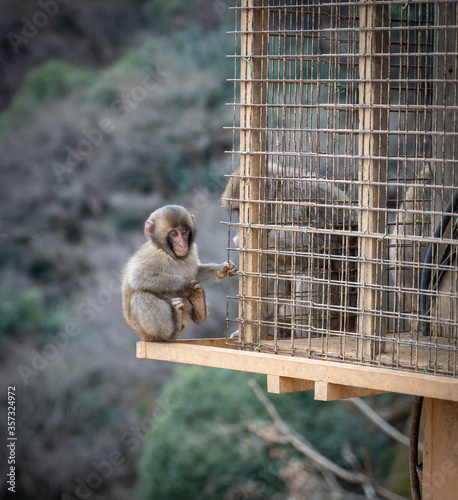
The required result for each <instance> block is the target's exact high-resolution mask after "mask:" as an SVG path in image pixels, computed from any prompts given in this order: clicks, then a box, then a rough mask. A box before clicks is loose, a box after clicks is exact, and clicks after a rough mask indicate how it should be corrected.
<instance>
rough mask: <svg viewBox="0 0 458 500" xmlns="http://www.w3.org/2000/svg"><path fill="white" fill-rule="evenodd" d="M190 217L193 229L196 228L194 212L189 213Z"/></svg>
mask: <svg viewBox="0 0 458 500" xmlns="http://www.w3.org/2000/svg"><path fill="white" fill-rule="evenodd" d="M191 219H192V225H193V226H194V229H196V216H195V215H194V214H191Z"/></svg>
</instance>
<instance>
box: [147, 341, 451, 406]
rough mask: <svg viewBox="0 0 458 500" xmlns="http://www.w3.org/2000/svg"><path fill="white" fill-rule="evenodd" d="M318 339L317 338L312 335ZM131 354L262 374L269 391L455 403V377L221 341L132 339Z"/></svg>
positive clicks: (329, 397)
mask: <svg viewBox="0 0 458 500" xmlns="http://www.w3.org/2000/svg"><path fill="white" fill-rule="evenodd" d="M317 340H318V339H317ZM137 358H141V359H155V360H162V361H171V362H175V363H185V364H193V365H201V366H209V367H214V368H224V369H229V370H238V371H245V372H251V373H263V374H266V375H267V385H268V390H269V392H274V393H277V394H281V393H286V392H295V391H304V390H314V391H315V399H317V400H321V401H331V400H337V399H345V398H350V397H360V396H368V395H372V394H380V393H384V392H395V393H400V394H410V395H414V396H424V397H426V398H435V399H442V400H447V401H458V378H454V377H449V376H441V375H431V374H428V373H422V372H420V373H419V372H412V371H404V370H400V369H393V368H384V367H381V366H362V365H358V364H354V363H345V362H339V361H330V360H328V359H310V358H306V357H300V356H291V355H281V354H275V353H266V352H259V351H258V350H254V351H246V350H242V349H240V348H237V347H234V346H228V345H227V344H226V339H225V338H223V339H199V340H179V341H176V342H171V343H162V342H143V341H140V342H137Z"/></svg>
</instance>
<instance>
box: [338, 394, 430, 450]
mask: <svg viewBox="0 0 458 500" xmlns="http://www.w3.org/2000/svg"><path fill="white" fill-rule="evenodd" d="M347 401H349V402H350V403H353V404H354V405H355V406H356V407H357V408H358V410H360V411H361V412H363V413H364V415H366V417H367V418H368V419H369V420H370V421H371V422H373V423H374V424H375V425H376V426H377V427H378V428H379V429H381V430H382V431H383V432H384V433H385V434H387V435H388V436H390V437H391V438H392V439H394V440H395V441H397V442H398V443H400V444H403V445H404V446H407V447H408V448H409V447H410V439H409V438H408V437H407V436H404V434H403V433H402V432H399V431H398V430H397V429H396V428H394V427H393V426H392V425H390V424H389V423H388V422H387V421H386V420H384V419H383V418H382V417H381V416H380V415H379V414H378V413H377V412H376V411H374V410H373V409H372V408H371V407H370V406H369V405H368V404H367V403H366V402H364V401H363V400H362V399H359V398H351V399H348V400H347ZM418 449H419V450H422V451H423V443H419V445H418Z"/></svg>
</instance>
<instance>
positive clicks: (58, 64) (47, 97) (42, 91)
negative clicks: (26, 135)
mask: <svg viewBox="0 0 458 500" xmlns="http://www.w3.org/2000/svg"><path fill="white" fill-rule="evenodd" d="M92 77H93V72H92V70H90V69H89V68H86V67H82V66H74V65H73V64H70V63H67V62H65V61H59V60H49V61H47V62H45V63H44V64H42V65H41V66H39V67H38V68H36V69H35V70H32V71H30V72H29V74H28V75H27V77H26V79H25V81H24V83H23V85H22V87H21V88H20V90H19V91H18V92H17V94H16V96H15V97H14V99H13V101H12V103H11V104H10V106H9V107H8V109H7V110H6V111H4V112H3V113H2V114H1V115H0V137H2V136H3V135H4V134H5V133H6V132H8V131H9V130H10V129H11V127H12V126H14V125H16V124H17V123H18V122H19V121H20V120H21V119H23V118H26V117H27V116H30V115H32V114H33V113H34V112H35V111H36V110H37V109H38V108H39V107H40V106H41V105H42V104H43V103H45V102H48V101H51V100H53V99H59V98H61V97H64V96H65V95H67V94H68V93H70V92H73V91H74V90H76V89H78V88H80V87H82V86H84V85H87V84H88V83H89V82H90V81H91V79H92Z"/></svg>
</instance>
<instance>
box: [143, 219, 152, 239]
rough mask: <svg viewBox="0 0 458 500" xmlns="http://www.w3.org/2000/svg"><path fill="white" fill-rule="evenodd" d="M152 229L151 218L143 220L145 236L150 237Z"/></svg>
mask: <svg viewBox="0 0 458 500" xmlns="http://www.w3.org/2000/svg"><path fill="white" fill-rule="evenodd" d="M153 231H154V222H153V221H152V220H147V221H146V222H145V236H147V237H148V238H151V237H152V236H153Z"/></svg>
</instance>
